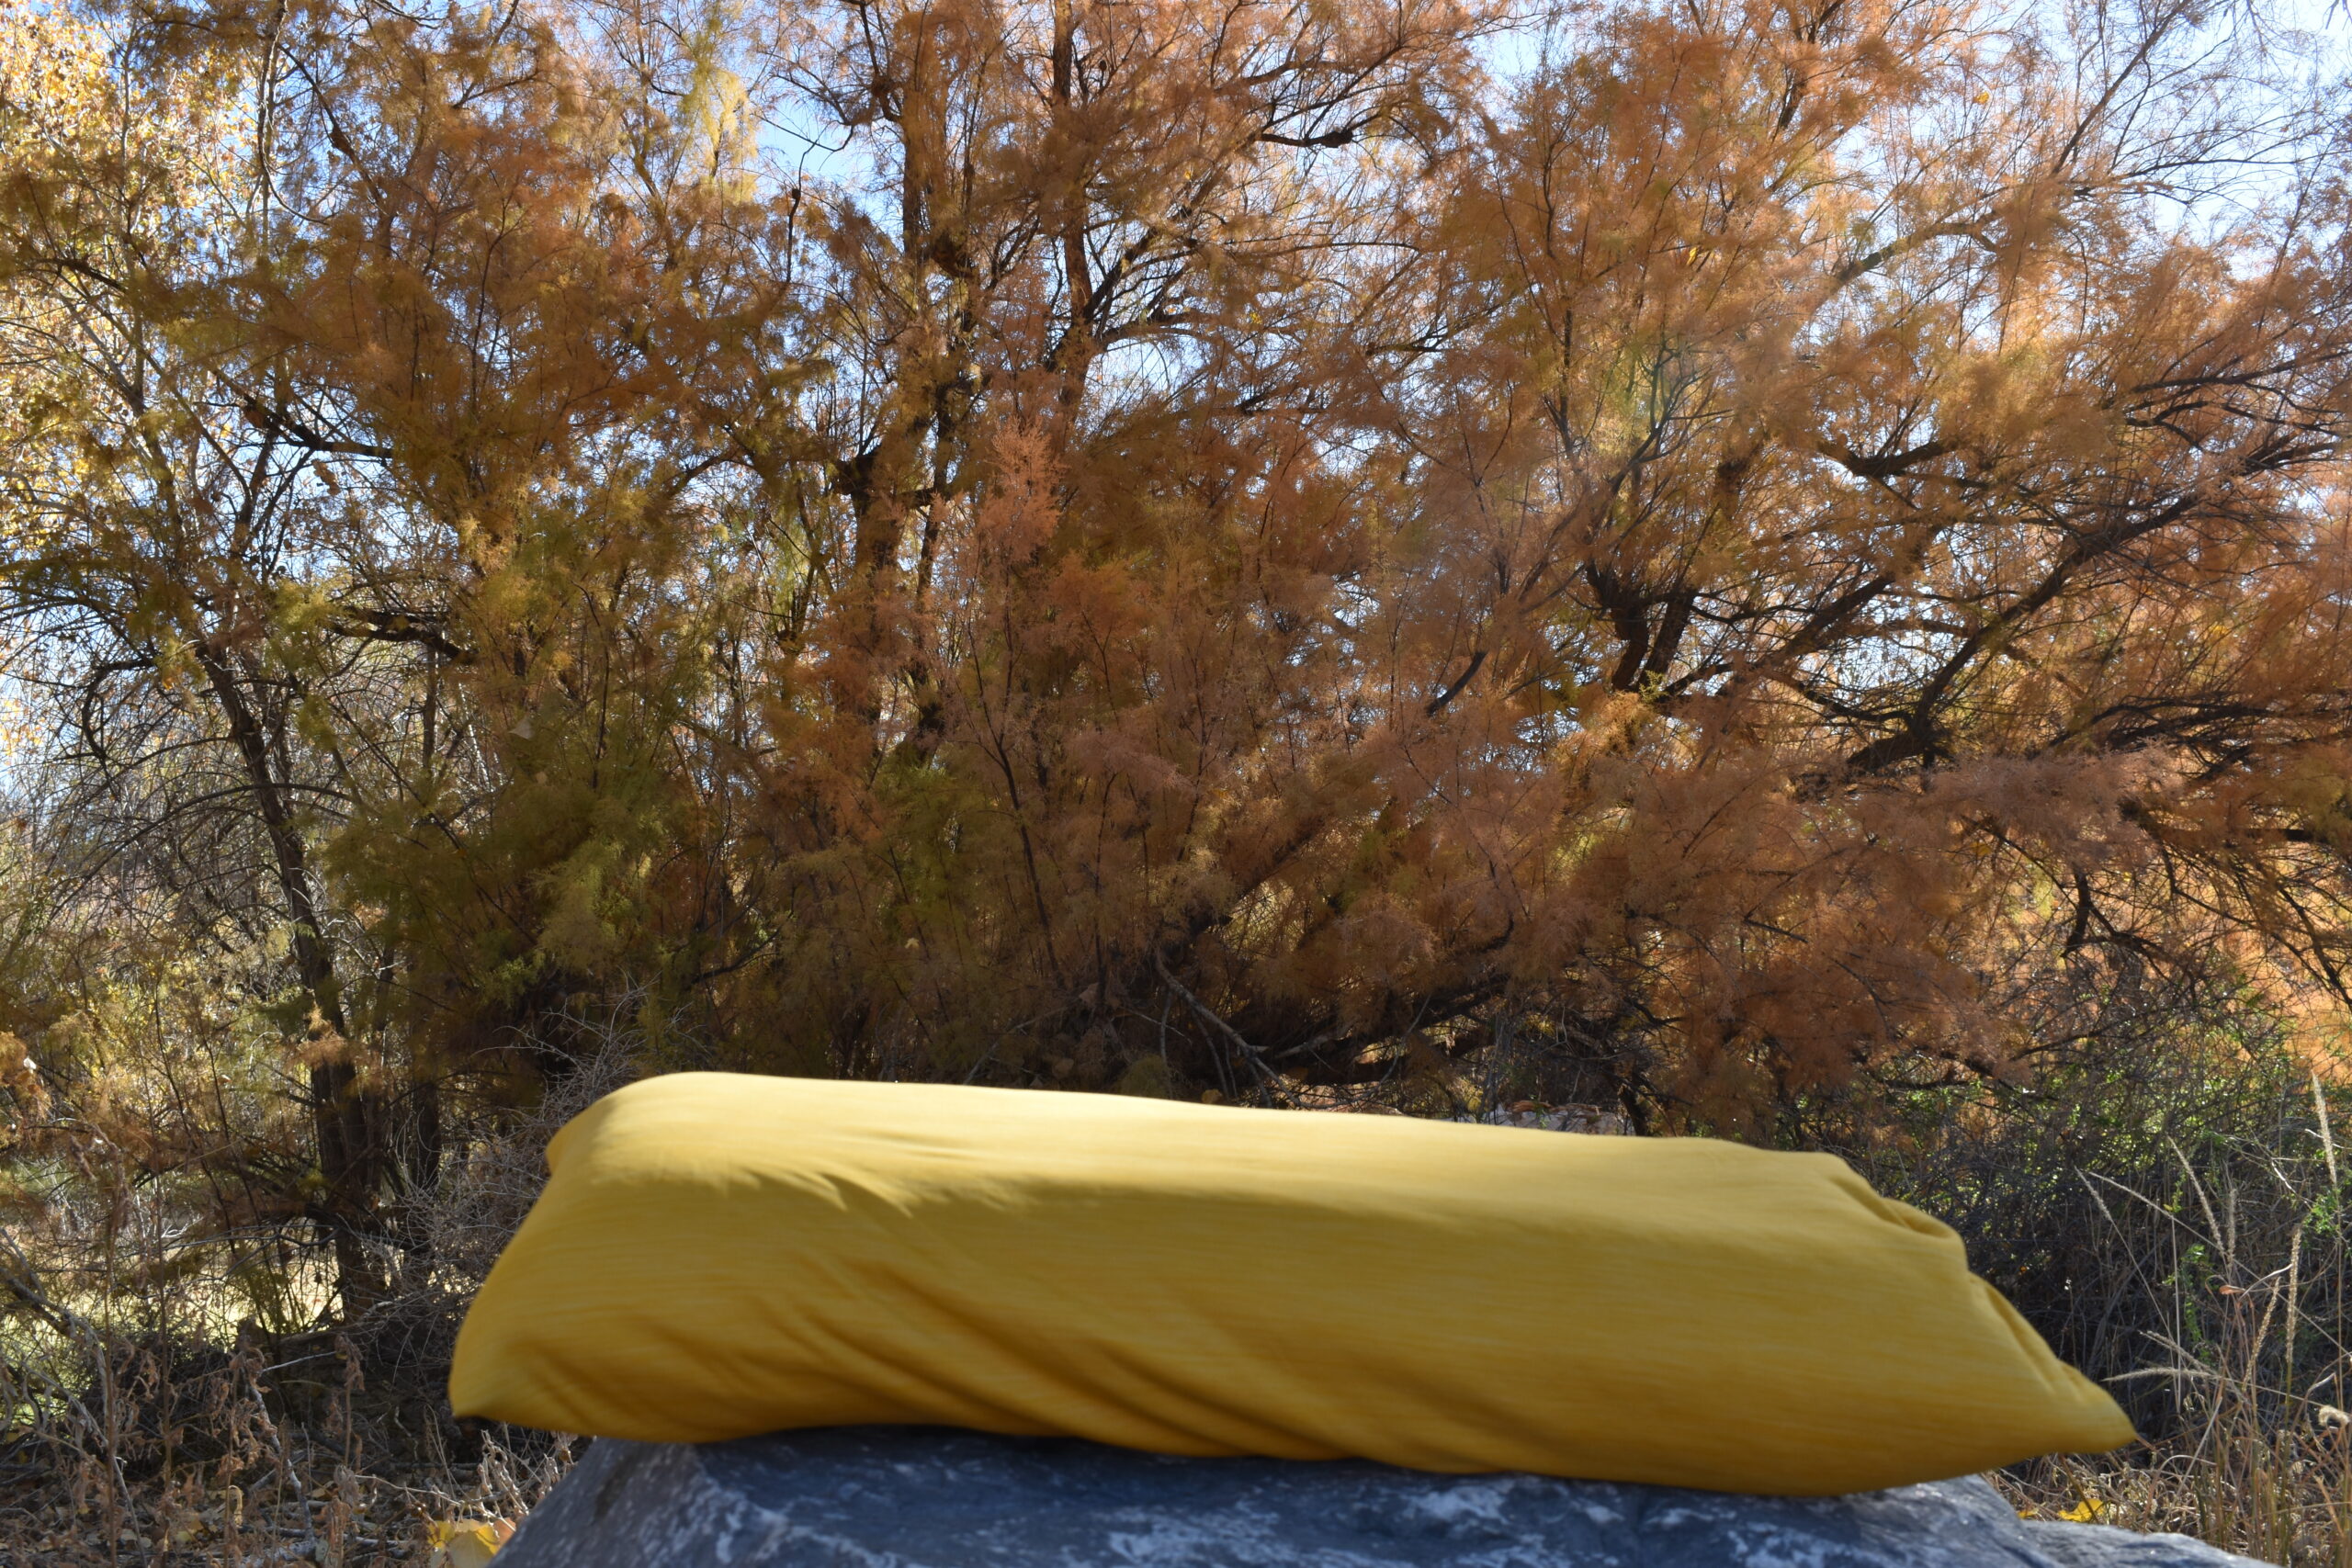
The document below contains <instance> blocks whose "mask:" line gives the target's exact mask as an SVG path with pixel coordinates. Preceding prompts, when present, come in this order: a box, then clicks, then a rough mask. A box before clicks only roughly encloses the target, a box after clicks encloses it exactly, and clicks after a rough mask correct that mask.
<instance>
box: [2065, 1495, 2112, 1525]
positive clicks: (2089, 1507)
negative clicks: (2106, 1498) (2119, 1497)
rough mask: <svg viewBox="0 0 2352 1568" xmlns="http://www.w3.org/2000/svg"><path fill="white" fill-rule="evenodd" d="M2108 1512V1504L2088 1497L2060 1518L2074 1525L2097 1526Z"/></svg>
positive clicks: (2066, 1510)
mask: <svg viewBox="0 0 2352 1568" xmlns="http://www.w3.org/2000/svg"><path fill="white" fill-rule="evenodd" d="M2106 1512H2107V1505H2106V1504H2104V1503H2102V1502H2100V1501H2099V1500H2098V1498H2096V1497H2086V1498H2084V1499H2083V1500H2082V1501H2081V1502H2079V1503H2077V1504H2075V1506H2073V1507H2071V1508H2068V1509H2065V1510H2064V1512H2062V1513H2060V1514H2059V1516H2058V1517H2060V1518H2062V1519H2064V1520H2065V1521H2066V1522H2067V1523H2068V1524H2072V1525H2095V1524H2097V1523H2098V1521H2099V1518H2100V1517H2101V1516H2102V1515H2104V1514H2105V1513H2106Z"/></svg>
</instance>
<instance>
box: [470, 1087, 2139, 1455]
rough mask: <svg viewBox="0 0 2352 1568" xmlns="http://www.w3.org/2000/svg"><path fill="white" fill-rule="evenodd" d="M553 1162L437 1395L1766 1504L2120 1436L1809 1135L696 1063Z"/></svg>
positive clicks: (2114, 1419) (671, 1427)
mask: <svg viewBox="0 0 2352 1568" xmlns="http://www.w3.org/2000/svg"><path fill="white" fill-rule="evenodd" d="M548 1166H549V1167H550V1168H551V1169H552V1171H553V1173H554V1174H553V1177H552V1179H550V1180H549V1182H548V1188H547V1190H546V1192H545V1193H544V1194H543V1195H542V1196H541V1197H540V1199H539V1201H538V1204H537V1207H536V1208H534V1209H533V1210H532V1211H531V1213H530V1217H529V1218H528V1219H527V1220H526V1221H525V1222H524V1224H523V1227H522V1230H521V1231H520V1233H518V1234H517V1235H516V1236H515V1240H514V1242H513V1243H512V1244H511V1245H510V1246H509V1247H507V1249H506V1252H505V1255H504V1256H503V1257H502V1258H500V1259H499V1261H498V1265H497V1267H496V1268H495V1269H492V1272H491V1276H490V1279H489V1281H488V1282H487V1283H486V1284H484V1285H483V1286H482V1289H481V1294H480V1295H479V1296H478V1297H477V1298H476V1300H475V1302H474V1305H473V1310H472V1312H471V1314H469V1316H468V1318H467V1320H466V1324H465V1327H464V1330H463V1332H462V1333H461V1334H460V1335H459V1336H458V1352H457V1364H456V1366H455V1368H454V1370H453V1371H451V1373H450V1379H449V1393H450V1399H451V1402H452V1404H454V1405H455V1406H456V1409H457V1412H458V1414H459V1415H461V1416H488V1417H492V1418H493V1419H496V1420H501V1421H512V1422H518V1423H520V1424H522V1425H525V1426H531V1427H551V1428H555V1429H558V1430H561V1431H568V1432H583V1433H596V1434H600V1435H604V1436H609V1437H618V1438H639V1439H643V1440H649V1441H683V1442H702V1441H707V1440H712V1439H716V1438H733V1437H741V1436H744V1435H747V1434H750V1433H754V1432H763V1431H770V1430H775V1429H777V1428H782V1427H816V1426H831V1425H835V1424H843V1423H856V1422H916V1423H928V1424H938V1425H945V1426H954V1427H978V1428H980V1429H982V1430H986V1431H992V1432H1019V1433H1053V1434H1067V1435H1069V1436H1075V1437H1080V1438H1093V1439H1095V1440H1097V1441H1099V1442H1105V1443H1116V1444H1120V1445H1123V1446H1125V1447H1128V1448H1136V1449H1148V1450H1159V1451H1161V1452H1166V1453H1179V1454H1271V1455H1276V1456H1280V1457H1285V1458H1293V1459H1326V1458H1335V1457H1338V1456H1341V1455H1357V1456H1361V1457H1363V1458H1366V1459H1374V1460H1383V1461H1387V1462H1389V1463H1391V1464H1399V1465H1408V1466H1412V1467H1415V1468H1418V1469H1421V1470H1435V1471H1484V1470H1530V1471H1539V1472H1548V1473H1551V1474H1555V1475H1569V1476H1583V1477H1589V1478H1592V1479H1598V1480H1611V1481H1647V1482H1661V1483H1669V1484H1674V1485H1681V1486H1703V1487H1713V1488H1717V1489H1721V1490H1726V1491H1742V1492H1780V1493H1798V1494H1826V1493H1836V1492H1850V1491H1859V1490H1863V1489H1868V1488H1875V1487H1883V1486H1892V1485H1897V1484H1901V1483H1908V1482H1915V1481H1926V1480H1930V1479H1934V1478H1938V1477H1942V1476H1950V1475H1959V1474H1964V1473H1967V1472H1972V1471H1978V1470H1984V1469H1986V1468H1988V1467H1991V1466H1994V1465H1999V1464H2006V1463H2008V1462H2010V1461H2015V1460H2019V1459H2023V1458H2026V1457H2027V1456H2029V1455H2032V1454H2039V1453H2043V1452H2046V1451H2050V1450H2098V1449H2109V1448H2113V1447H2115V1446H2117V1445H2119V1444H2121V1443H2124V1442H2128V1441H2130V1440H2131V1436H2132V1433H2131V1426H2130V1424H2129V1423H2128V1422H2126V1421H2125V1420H2124V1418H2123V1415H2122V1413H2121V1412H2120V1410H2118V1409H2117V1408H2116V1406H2115V1404H2114V1402H2113V1401H2112V1400H2110V1399H2109V1398H2108V1396H2107V1395H2106V1394H2105V1393H2101V1392H2100V1391H2099V1390H2098V1388H2097V1387H2095V1386H2094V1385H2093V1384H2092V1383H2091V1382H2088V1381H2087V1380H2086V1379H2085V1378H2084V1377H2083V1376H2082V1375H2081V1374H2080V1373H2078V1372H2076V1371H2074V1370H2073V1369H2071V1368H2069V1367H2067V1366H2065V1365H2064V1364H2062V1363H2061V1362H2060V1361H2058V1360H2057V1359H2055V1358H2054V1357H2052V1355H2051V1353H2050V1350H2049V1348H2048V1347H2046V1346H2045V1345H2043V1343H2042V1342H2041V1339H2040V1338H2039V1337H2036V1336H2035V1334H2034V1332H2033V1330H2032V1329H2030V1328H2029V1327H2027V1326H2026V1325H2025V1324H2024V1322H2023V1321H2021V1320H2020V1319H2019V1318H2018V1315H2017V1314H2016V1313H2015V1312H2013V1311H2012V1310H2011V1309H2010V1307H2009V1305H2008V1303H2007V1302H2005V1301H2003V1300H2002V1299H2001V1297H2000V1295H1999V1294H1998V1292H1996V1291H1994V1289H1993V1288H1992V1287H1991V1286H1990V1285H1987V1284H1985V1282H1984V1281H1983V1280H1978V1279H1976V1278H1975V1277H1973V1275H1971V1274H1970V1273H1969V1272H1968V1266H1967V1262H1966V1260H1965V1258H1963V1257H1962V1250H1961V1245H1960V1241H1959V1239H1958V1238H1957V1237H1956V1236H1954V1235H1952V1233H1951V1231H1950V1230H1948V1229H1946V1228H1945V1227H1944V1226H1942V1225H1940V1224H1937V1223H1936V1222H1935V1221H1933V1220H1931V1219H1928V1217H1927V1216H1926V1215H1924V1214H1921V1213H1918V1212H1917V1211H1916V1210H1913V1209H1909V1208H1905V1206H1904V1205H1902V1204H1900V1203H1896V1202H1893V1201H1889V1200H1887V1199H1884V1198H1882V1197H1880V1196H1878V1194H1876V1193H1875V1192H1873V1191H1871V1189H1870V1188H1869V1187H1868V1186H1867V1185H1866V1184H1864V1183H1863V1181H1862V1180H1861V1179H1860V1178H1859V1177H1857V1176H1855V1175H1854V1174H1853V1172H1852V1171H1850V1170H1849V1169H1848V1168H1846V1166H1845V1165H1844V1164H1842V1163H1841V1162H1839V1161H1838V1160H1836V1159H1834V1158H1831V1157H1829V1156H1823V1155H1793V1154H1768V1153H1764V1152H1761V1151H1758V1150H1755V1149H1749V1148H1743V1147H1740V1146H1739V1145H1734V1144H1726V1143H1717V1142H1714V1141H1712V1140H1705V1139H1635V1138H1608V1137H1584V1136H1579V1135H1577V1134H1568V1133H1550V1132H1539V1131H1533V1130H1527V1131H1521V1130H1519V1129H1515V1128H1505V1127H1480V1126H1469V1125H1463V1124H1456V1123H1452V1122H1420V1121H1413V1120H1408V1119H1406V1118H1402V1117H1379V1116H1334V1115H1314V1114H1308V1113H1306V1112H1301V1111H1243V1110H1238V1109H1231V1108H1212V1107H1208V1106H1200V1105H1183V1104H1176V1103H1171V1102H1169V1101H1165V1100H1138V1099H1133V1098H1127V1097H1123V1096H1102V1095H1080V1094H1056V1093H1038V1092H1031V1091H1026V1090H1019V1089H964V1088H943V1087H932V1086H917V1085H911V1084H869V1083H833V1082H820V1081H815V1080H810V1079H803V1078H770V1077H734V1076H730V1075H725V1074H717V1073H692V1074H683V1075H680V1076H677V1077H661V1078H654V1079H650V1080H649V1081H647V1082H644V1083H640V1084H636V1085H633V1086H632V1087H630V1088H628V1089H622V1090H621V1091H619V1092H618V1093H616V1094H614V1095H611V1096H609V1097H607V1098H606V1099H605V1100H601V1101H599V1102H598V1103H597V1104H595V1105H594V1106H592V1107H590V1108H589V1109H588V1110H587V1111H584V1112H582V1114H581V1115H580V1116H579V1117H578V1118H577V1119H576V1120H574V1121H573V1122H571V1125H569V1126H567V1127H565V1128H564V1130H563V1131H562V1132H561V1133H560V1134H558V1135H557V1137H556V1139H555V1141H554V1142H553V1143H552V1144H551V1145H549V1146H548Z"/></svg>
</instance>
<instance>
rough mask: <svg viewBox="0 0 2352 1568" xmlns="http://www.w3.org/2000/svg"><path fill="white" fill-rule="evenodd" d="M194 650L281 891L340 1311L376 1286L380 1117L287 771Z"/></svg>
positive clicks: (362, 1300)
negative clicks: (357, 1056) (355, 1048)
mask: <svg viewBox="0 0 2352 1568" xmlns="http://www.w3.org/2000/svg"><path fill="white" fill-rule="evenodd" d="M198 660H199V661H200V662H201V663H202V664H203V667H204V672H205V676H206V679H207V682H209V685H210V686H211V688H212V695H213V699H214V700H215V701H216V702H218V703H219V704H220V712H221V715H222V716H223V717H224V718H225V719H226V720H227V721H228V725H229V736H230V739H231V740H232V742H234V744H235V745H236V748H237V754H238V755H239V756H240V757H241V758H243V761H244V764H245V774H246V779H247V782H248V784H249V785H250V786H251V788H252V790H253V795H254V806H255V807H256V809H257V810H258V811H259V812H260V814H261V819H262V826H263V828H264V829H265V830H266V833H267V835H268V839H269V847H270V853H271V858H272V862H273V864H274V867H275V870H276V872H277V886H278V892H279V894H280V895H281V896H282V897H284V898H285V900H286V912H287V917H288V921H289V923H290V924H291V926H292V929H293V931H292V934H293V949H294V970H295V974H296V976H298V977H299V978H300V981H301V985H302V989H303V991H304V993H305V994H306V995H307V996H308V998H309V1000H310V1003H311V1020H310V1038H309V1040H308V1042H307V1045H308V1048H309V1050H310V1053H311V1064H310V1089H311V1128H312V1133H313V1135H314V1137H315V1138H316V1140H317V1143H318V1154H319V1175H320V1179H321V1181H322V1184H323V1186H324V1192H323V1194H322V1197H321V1199H320V1200H319V1201H318V1203H317V1204H316V1205H315V1210H314V1212H315V1213H316V1214H317V1216H318V1218H319V1219H320V1221H321V1223H322V1224H324V1225H325V1226H326V1228H327V1231H328V1233H329V1235H331V1236H332V1238H333V1240H334V1261H335V1289H336V1291H337V1292H338V1293H339V1294H340V1295H341V1296H342V1298H343V1310H344V1315H345V1319H346V1320H348V1319H351V1318H355V1317H357V1316H358V1315H359V1314H361V1313H363V1312H365V1311H366V1310H367V1309H368V1306H369V1305H371V1304H372V1303H375V1302H377V1301H379V1300H381V1299H382V1297H383V1294H384V1273H383V1269H382V1268H381V1266H380V1264H379V1260H378V1259H377V1258H375V1256H374V1255H373V1254H372V1253H371V1252H370V1250H369V1248H368V1242H369V1239H370V1237H371V1235H372V1234H373V1232H374V1229H375V1226H374V1223H373V1222H374V1219H375V1214H376V1207H377V1197H378V1194H379V1190H381V1188H382V1185H383V1176H384V1170H383V1165H384V1160H383V1150H382V1147H381V1142H382V1141H381V1139H380V1138H379V1137H378V1136H377V1130H378V1128H379V1125H380V1123H381V1122H382V1117H381V1115H380V1113H379V1110H380V1108H379V1104H378V1100H379V1095H378V1094H377V1093H376V1092H375V1091H374V1090H372V1089H369V1088H368V1086H367V1085H365V1084H363V1083H362V1082H361V1081H360V1076H359V1070H358V1067H357V1066H356V1064H355V1063H354V1062H353V1061H352V1060H351V1058H350V1050H351V1044H350V1041H349V1039H348V1037H347V1036H346V1034H345V1017H344V1010H343V997H342V993H341V989H340V987H338V986H337V984H336V980H335V972H334V951H333V950H332V949H331V948H330V947H329V946H328V945H327V941H326V936H325V932H324V930H323V929H322V925H321V923H320V919H319V908H318V901H317V898H316V897H315V896H314V894H313V892H312V890H311V869H310V857H309V853H308V852H307V850H306V849H305V848H304V845H303V842H302V836H301V834H300V832H299V831H297V830H296V828H295V826H294V819H293V812H292V809H291V807H290V804H289V802H288V789H287V781H286V780H285V779H283V778H281V777H280V776H279V774H278V771H277V769H276V768H275V767H274V766H273V765H272V762H271V758H270V745H269V737H268V736H267V735H266V734H265V733H264V732H263V729H262V726H261V723H260V721H259V719H258V718H257V717H256V716H255V715H254V709H253V705H252V704H250V703H249V702H247V701H246V699H245V694H244V690H243V687H242V686H241V685H240V684H239V683H238V678H237V672H236V671H235V670H233V669H232V667H231V663H230V656H229V655H228V653H227V652H226V651H225V650H223V649H220V648H219V647H217V646H213V645H205V646H202V647H201V648H200V649H199V651H198Z"/></svg>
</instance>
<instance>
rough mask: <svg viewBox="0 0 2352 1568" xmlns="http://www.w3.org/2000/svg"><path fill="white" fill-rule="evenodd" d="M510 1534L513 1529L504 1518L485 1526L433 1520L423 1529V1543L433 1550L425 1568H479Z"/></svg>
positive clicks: (490, 1557)
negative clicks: (425, 1542) (424, 1540)
mask: <svg viewBox="0 0 2352 1568" xmlns="http://www.w3.org/2000/svg"><path fill="white" fill-rule="evenodd" d="M514 1533H515V1527H514V1526H513V1525H512V1524H509V1523H508V1522H507V1521H506V1520H504V1519H492V1520H490V1521H489V1522H488V1523H481V1522H478V1521H475V1520H472V1519H441V1520H436V1521H435V1522H434V1523H433V1524H432V1525H431V1526H430V1527H428V1528H427V1529H426V1530H425V1539H426V1541H427V1543H428V1544H429V1545H431V1547H432V1548H433V1555H432V1557H430V1558H429V1559H427V1560H426V1563H425V1568H482V1565H483V1564H484V1563H486V1562H489V1561H490V1560H491V1559H492V1557H494V1556H496V1555H497V1554H498V1549H499V1548H500V1547H502V1546H503V1545H505V1544H506V1538H507V1537H509V1536H511V1535H513V1534H514Z"/></svg>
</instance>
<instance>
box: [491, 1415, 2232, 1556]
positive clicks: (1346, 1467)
mask: <svg viewBox="0 0 2352 1568" xmlns="http://www.w3.org/2000/svg"><path fill="white" fill-rule="evenodd" d="M720 1564H725V1565H726V1568H1993V1565H1997V1568H2232V1565H2234V1568H2256V1565H2255V1564H2254V1562H2253V1560H2252V1559H2250V1558H2245V1557H2236V1556H2233V1555H2231V1554H2230V1553H2228V1552H2225V1551H2216V1550H2214V1549H2213V1548H2212V1547H2210V1546H2206V1545H2203V1544H2201V1543H2200V1542H2198V1541H2194V1540H2189V1539H2188V1537H2186V1536H2177V1535H2134V1534H2132V1533H2131V1532H2129V1531H2126V1530H2119V1529H2106V1528H2103V1527H2100V1526H2097V1525H2068V1524H2051V1523H2039V1522H2033V1523H2029V1522H2026V1521H2023V1520H2020V1519H2018V1517H2017V1516H2016V1515H2015V1514H2013V1513H2012V1512H2010V1510H2009V1508H2008V1507H2007V1506H2006V1505H2005V1504H2004V1503H2003V1502H2002V1501H2001V1498H2000V1495H1999V1494H1997V1493H1996V1492H1995V1491H1994V1490H1993V1488H1992V1487H1991V1486H1990V1485H1989V1484H1987V1483H1985V1481H1984V1480H1982V1479H1981V1478H1975V1477H1972V1478H1970V1479H1968V1480H1965V1481H1945V1482H1939V1483H1935V1484H1933V1485H1928V1486H1905V1487H1902V1488H1899V1489H1897V1490H1895V1491H1892V1492H1871V1493H1863V1494H1860V1495H1854V1496H1850V1497H1826V1498H1804V1497H1747V1496H1735V1495H1729V1494H1725V1493H1720V1492H1686V1491H1679V1490H1677V1489H1675V1488H1672V1487H1665V1486H1632V1485H1619V1484H1615V1483H1608V1482H1589V1481H1557V1480H1554V1479H1552V1478H1550V1477H1547V1476H1538V1475H1429V1474H1423V1473H1420V1472H1415V1471H1406V1470H1392V1469H1390V1468H1388V1467H1386V1466H1385V1465H1377V1464H1370V1463H1360V1462H1354V1461H1336V1462H1331V1463H1299V1462H1295V1461H1283V1460H1246V1459H1224V1460H1198V1459H1170V1458H1165V1457H1162V1456H1159V1455H1155V1454H1139V1453H1130V1452H1127V1451H1125V1450H1120V1449H1108V1448H1101V1447H1098V1446H1096V1445H1094V1444H1091V1443H1082V1442H1076V1441H1069V1440H1062V1439H1051V1438H991V1437H986V1436H983V1435H981V1434H978V1433H973V1432H957V1431H946V1430H941V1429H937V1428H929V1427H837V1428H833V1429H830V1430H823V1431H807V1432H785V1433H779V1434H776V1435H775V1436H773V1437H766V1438H750V1439H747V1440H745V1441H742V1442H736V1443H715V1444H711V1445H709V1446H707V1447H704V1448H692V1447H686V1446H683V1445H668V1446H662V1445H649V1444H642V1443H623V1442H613V1441H605V1442H599V1443H596V1444H595V1445H594V1446H593V1447H591V1448H590V1449H589V1450H588V1452H587V1454H586V1455H585V1457H583V1458H582V1461H581V1462H580V1464H579V1465H578V1466H577V1467H576V1468H575V1469H574V1470H573V1471H572V1472H571V1474H570V1475H569V1476H567V1477H566V1478H565V1479H564V1481H563V1483H562V1484H561V1485H560V1486H558V1487H557V1488H556V1489H555V1491H554V1492H553V1493H551V1494H550V1495H548V1499H547V1500H546V1501H545V1502H543V1503H542V1504H540V1505H539V1506H538V1507H537V1508H536V1509H534V1510H533V1511H532V1513H531V1517H529V1518H528V1519H527V1520H526V1521H525V1522H524V1525H523V1528H522V1529H520V1530H519V1531H517V1532H516V1534H515V1539H514V1540H512V1541H511V1542H509V1543H508V1545H507V1547H506V1549H505V1550H504V1551H501V1552H500V1553H499V1554H498V1568H718V1565H720Z"/></svg>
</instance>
